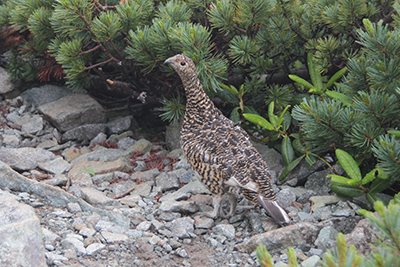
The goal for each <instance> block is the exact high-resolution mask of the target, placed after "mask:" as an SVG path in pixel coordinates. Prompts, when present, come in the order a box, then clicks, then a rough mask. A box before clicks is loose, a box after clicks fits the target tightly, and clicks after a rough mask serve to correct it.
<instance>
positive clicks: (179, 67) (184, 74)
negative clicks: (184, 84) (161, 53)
mask: <svg viewBox="0 0 400 267" xmlns="http://www.w3.org/2000/svg"><path fill="white" fill-rule="evenodd" d="M164 63H168V64H170V65H171V66H172V68H173V69H174V70H175V71H176V72H177V73H178V75H179V76H180V77H181V79H182V80H186V79H187V78H190V77H191V76H192V75H193V73H194V74H196V66H195V65H194V63H193V61H192V60H191V59H190V58H188V57H187V56H184V55H182V54H177V55H175V56H173V57H170V58H168V59H167V60H165V61H164Z"/></svg>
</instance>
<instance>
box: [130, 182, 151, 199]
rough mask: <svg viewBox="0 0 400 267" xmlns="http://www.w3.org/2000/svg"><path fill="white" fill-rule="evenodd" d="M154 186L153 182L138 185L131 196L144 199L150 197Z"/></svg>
mask: <svg viewBox="0 0 400 267" xmlns="http://www.w3.org/2000/svg"><path fill="white" fill-rule="evenodd" d="M153 185H154V182H153V181H148V182H144V183H141V184H138V185H137V186H136V188H135V190H133V191H132V193H131V195H139V196H142V197H148V196H149V195H150V193H151V189H152V187H153Z"/></svg>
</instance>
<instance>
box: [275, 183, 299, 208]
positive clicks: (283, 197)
mask: <svg viewBox="0 0 400 267" xmlns="http://www.w3.org/2000/svg"><path fill="white" fill-rule="evenodd" d="M276 200H277V201H278V202H279V204H281V205H282V206H283V208H285V209H286V208H287V207H288V206H289V205H290V204H292V203H293V202H295V201H296V195H295V194H294V193H293V192H292V191H291V190H290V189H289V188H285V189H282V190H281V191H279V192H278V193H277V194H276Z"/></svg>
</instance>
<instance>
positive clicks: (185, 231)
mask: <svg viewBox="0 0 400 267" xmlns="http://www.w3.org/2000/svg"><path fill="white" fill-rule="evenodd" d="M165 227H166V228H167V229H169V230H170V231H171V232H172V236H173V237H178V238H190V237H192V234H193V231H194V220H193V219H192V218H190V217H184V218H178V219H176V220H173V221H172V222H170V223H166V224H165Z"/></svg>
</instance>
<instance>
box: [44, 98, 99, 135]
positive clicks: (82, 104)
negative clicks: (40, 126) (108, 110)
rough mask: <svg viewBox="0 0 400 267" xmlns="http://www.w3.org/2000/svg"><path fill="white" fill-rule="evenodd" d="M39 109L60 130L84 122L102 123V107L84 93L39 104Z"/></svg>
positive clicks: (83, 123)
mask: <svg viewBox="0 0 400 267" xmlns="http://www.w3.org/2000/svg"><path fill="white" fill-rule="evenodd" d="M39 111H40V112H41V113H42V114H43V115H44V116H45V118H46V119H47V120H48V121H49V122H50V123H51V124H53V125H54V126H55V127H56V128H57V129H58V130H59V131H60V132H66V131H68V130H71V129H73V128H75V127H78V126H81V125H85V124H97V123H104V122H105V121H106V117H105V112H104V109H103V107H102V106H101V105H100V104H99V103H98V102H97V101H96V100H94V99H93V98H91V97H90V96H88V95H86V94H73V95H68V96H64V97H62V98H60V99H58V100H56V101H53V102H49V103H46V104H43V105H40V106H39Z"/></svg>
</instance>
